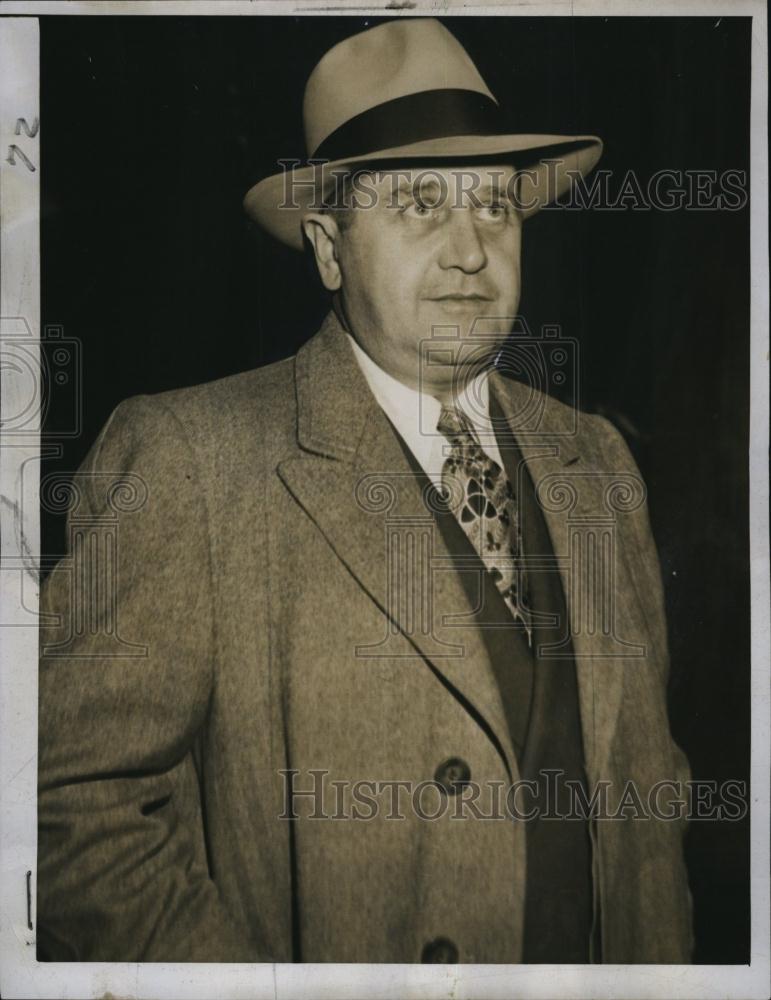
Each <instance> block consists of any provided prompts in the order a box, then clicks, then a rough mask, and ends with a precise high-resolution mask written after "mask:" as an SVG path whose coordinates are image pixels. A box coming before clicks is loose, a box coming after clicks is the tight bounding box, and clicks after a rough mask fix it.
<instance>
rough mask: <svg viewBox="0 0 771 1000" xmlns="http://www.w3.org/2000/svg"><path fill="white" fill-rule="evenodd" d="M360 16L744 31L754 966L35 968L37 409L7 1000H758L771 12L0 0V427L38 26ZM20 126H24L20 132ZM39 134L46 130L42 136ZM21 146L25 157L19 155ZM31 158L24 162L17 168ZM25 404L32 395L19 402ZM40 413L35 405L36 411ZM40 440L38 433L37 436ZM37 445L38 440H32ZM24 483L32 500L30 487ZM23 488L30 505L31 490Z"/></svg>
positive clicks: (16, 662)
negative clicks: (704, 21) (619, 21)
mask: <svg viewBox="0 0 771 1000" xmlns="http://www.w3.org/2000/svg"><path fill="white" fill-rule="evenodd" d="M51 14H54V15H57V16H62V15H66V16H102V17H104V16H113V15H119V16H131V15H148V14H151V15H164V16H170V15H186V16H202V15H212V14H216V15H218V16H249V17H256V16H263V15H276V14H281V15H286V16H297V15H315V16H321V15H324V16H336V15H340V14H356V15H360V16H366V15H367V14H372V15H373V16H379V17H382V16H383V15H384V14H388V15H393V16H394V17H397V16H418V17H421V16H424V17H425V16H437V15H439V16H442V17H455V16H464V15H470V16H477V15H494V16H501V17H504V16H506V17H508V16H528V17H535V16H538V17H543V16H566V15H569V16H607V17H610V16H613V17H618V16H633V15H634V16H657V17H662V16H714V17H715V18H716V19H717V18H720V17H721V16H732V17H736V16H751V17H752V18H753V29H752V50H751V58H752V105H751V179H750V196H751V206H752V215H751V237H750V239H751V287H752V301H751V343H750V352H751V364H750V372H751V375H750V390H751V407H750V412H751V418H750V419H751V424H750V455H749V459H750V544H751V560H750V573H751V588H752V589H751V616H752V617H751V622H752V679H751V696H752V715H751V718H752V766H751V790H752V794H751V828H750V836H751V851H752V858H751V906H752V918H751V927H752V938H751V956H752V961H751V964H750V965H748V966H735V965H729V966H710V965H689V966H685V965H671V966H661V965H596V966H592V965H583V966H554V965H551V966H548V965H545V966H525V965H520V966H516V965H514V966H504V965H454V966H425V965H364V964H362V965H338V964H331V963H330V964H323V965H314V964H307V963H306V964H254V965H233V964H223V965H209V964H174V965H172V964H159V963H91V962H88V963H55V962H38V961H37V960H36V957H35V931H34V927H35V925H36V914H35V896H36V854H37V802H36V800H37V660H38V635H37V599H38V589H37V568H38V567H39V563H40V525H39V509H38V504H39V496H38V487H37V477H36V476H30V475H29V474H25V476H24V477H22V476H21V470H22V467H25V468H29V467H32V468H34V467H35V463H39V459H40V438H39V406H38V410H37V411H36V412H33V413H32V414H31V417H30V420H29V422H26V423H25V426H24V433H23V434H22V433H20V434H18V435H16V434H14V432H13V430H12V431H11V432H10V433H4V434H3V435H2V439H0V445H1V447H0V500H1V504H0V539H1V540H2V553H1V562H0V625H1V626H2V632H1V633H0V637H1V638H2V643H1V644H0V995H2V996H4V997H6V998H19V1000H21V998H27V997H29V998H48V997H61V998H65V1000H66V998H85V997H99V996H105V995H108V994H112V995H114V996H120V997H132V998H137V1000H140V998H148V1000H150V998H152V1000H162V998H167V997H168V998H174V1000H180V998H199V997H200V998H208V997H211V996H219V997H226V998H234V1000H235V998H247V997H248V998H262V997H265V998H271V1000H285V998H289V997H291V998H297V1000H300V998H305V997H308V998H311V997H312V998H314V1000H318V998H327V997H328V998H330V1000H331V998H335V1000H346V998H351V1000H353V998H360V997H362V996H372V997H379V998H383V1000H386V998H398V1000H402V998H404V997H410V998H415V1000H418V998H437V1000H438V998H445V997H447V998H449V997H453V998H456V1000H462V998H466V997H474V998H478V1000H479V998H501V1000H504V998H510V997H511V996H512V995H516V996H517V997H522V998H530V997H532V998H541V997H544V998H546V997H548V998H552V997H575V998H585V997H612V998H630V1000H632V998H648V997H651V998H652V997H667V998H679V997H698V998H712V997H714V998H715V1000H718V998H737V1000H739V998H741V1000H753V998H756V997H757V998H766V997H767V996H768V995H769V992H771V985H770V983H771V977H770V975H769V936H770V928H769V925H770V921H769V867H770V865H769V814H770V812H771V809H770V808H769V771H770V770H771V755H770V752H769V751H770V745H769V744H770V741H769V735H770V733H771V718H770V713H769V683H768V664H769V659H770V656H769V651H770V648H771V643H770V637H769V600H770V598H769V518H768V503H769V488H768V465H767V462H768V453H769V433H768V427H769V380H768V375H769V365H768V358H769V355H768V349H769V337H768V328H769V297H768V291H769V283H768V215H767V213H768V189H767V185H768V144H767V79H768V77H767V15H766V8H765V4H763V3H762V2H761V0H719V2H718V0H674V2H669V0H534V2H532V3H527V4H521V3H514V2H509V0H503V2H499V3H484V2H479V3H474V2H471V3H469V2H468V0H467V2H466V3H464V2H463V0H443V2H442V3H441V4H437V3H436V2H435V0H414V2H413V0H408V2H405V3H404V5H403V6H401V5H400V0H390V3H389V4H388V5H386V4H385V3H383V4H381V5H368V4H363V3H357V2H355V0H335V4H334V7H330V5H329V4H327V3H325V2H324V0H300V2H297V0H272V2H271V0H264V2H263V0H257V2H250V0H244V2H239V0H225V2H209V0H206V2H182V0H168V2H155V0H154V2H134V0H126V2H108V3H100V4H94V3H81V2H70V3H67V4H63V3H61V2H39V3H33V2H10V0H9V2H0V15H3V16H2V17H0V149H1V150H2V153H0V216H1V218H2V225H1V228H0V320H1V322H0V352H2V357H3V359H4V358H5V349H6V346H7V344H8V343H9V342H10V341H12V342H13V344H14V345H17V344H18V342H19V338H26V340H25V341H24V345H25V346H26V345H28V349H27V350H26V354H25V357H26V358H28V359H29V367H28V368H27V369H23V368H22V367H19V366H18V365H16V366H14V365H10V366H6V364H5V363H3V364H2V366H1V368H2V384H1V385H2V395H1V396H0V418H2V424H0V426H2V427H6V425H7V419H8V417H9V415H10V416H15V415H16V414H17V412H18V409H19V406H20V405H22V404H23V403H24V401H25V399H27V405H29V406H30V407H32V406H33V403H34V398H33V396H32V395H30V381H29V380H30V373H31V372H32V373H33V374H34V368H35V365H36V364H39V361H38V360H37V358H38V345H39V337H40V241H39V220H40V212H39V198H40V176H41V167H42V168H43V169H44V165H41V163H40V152H39V151H40V127H41V126H40V121H39V30H38V24H39V22H38V20H37V19H38V17H40V16H45V15H51ZM20 120H23V122H24V123H25V124H24V125H20V124H19V122H20ZM42 127H44V125H43V126H42ZM12 147H13V148H14V149H15V152H13V153H11V149H12ZM25 161H26V162H25ZM25 394H26V395H25ZM33 409H34V407H33ZM30 431H31V433H30ZM35 432H37V436H36V434H35ZM23 483H25V484H27V485H24V486H23V485H22V484H23ZM22 490H24V491H25V492H24V495H22V493H21V491H22Z"/></svg>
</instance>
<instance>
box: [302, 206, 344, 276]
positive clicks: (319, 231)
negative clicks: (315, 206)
mask: <svg viewBox="0 0 771 1000" xmlns="http://www.w3.org/2000/svg"><path fill="white" fill-rule="evenodd" d="M303 231H304V232H305V235H306V236H307V237H308V240H309V242H310V244H311V246H312V247H313V252H314V254H315V255H316V267H318V269H319V275H320V277H321V280H322V281H323V283H324V287H325V288H326V289H327V291H329V292H336V291H337V290H338V288H340V285H341V284H342V276H341V274H340V265H339V263H338V260H337V241H338V240H339V239H340V230H339V229H338V227H337V222H335V220H334V219H333V218H332V216H331V215H328V214H326V213H323V212H310V213H309V214H308V215H306V216H305V218H304V219H303Z"/></svg>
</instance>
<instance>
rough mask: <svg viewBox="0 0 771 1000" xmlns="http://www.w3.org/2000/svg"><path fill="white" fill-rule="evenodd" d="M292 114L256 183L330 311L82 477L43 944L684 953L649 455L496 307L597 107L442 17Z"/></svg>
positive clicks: (425, 957)
mask: <svg viewBox="0 0 771 1000" xmlns="http://www.w3.org/2000/svg"><path fill="white" fill-rule="evenodd" d="M304 115H305V125H306V138H307V143H308V150H309V153H310V154H311V156H312V157H313V158H314V159H316V160H324V161H328V165H327V168H326V169H324V170H320V169H319V168H318V166H317V165H313V164H311V165H309V166H308V167H305V168H300V169H297V170H295V171H294V172H292V173H290V174H286V173H282V174H278V175H276V176H274V177H271V178H267V179H265V180H263V181H261V182H260V183H259V184H257V185H256V186H255V187H254V188H253V189H252V190H251V191H250V192H249V194H248V195H247V198H246V207H247V209H248V211H249V212H250V213H251V215H252V216H253V217H254V218H255V219H257V220H258V221H259V222H260V223H261V224H262V225H263V226H264V227H265V228H266V229H267V230H268V231H269V232H271V233H272V234H273V235H275V236H276V237H277V238H279V239H281V240H283V241H284V242H286V243H288V244H290V245H293V246H295V247H297V248H298V249H300V248H302V246H303V238H305V239H306V240H307V243H308V244H309V245H310V247H311V249H312V252H313V253H314V255H315V260H316V263H317V266H318V271H319V274H320V277H321V280H322V282H323V284H324V286H325V287H326V289H327V290H328V291H329V292H330V293H332V296H333V306H334V308H333V309H332V310H331V311H330V314H329V316H328V317H327V319H326V321H325V322H324V325H323V326H322V328H321V330H320V331H319V332H318V334H317V335H316V336H315V337H313V338H312V339H311V340H310V341H309V342H308V343H307V344H306V345H305V346H304V347H303V348H302V350H301V351H300V352H299V353H298V355H297V357H296V358H293V359H290V360H288V361H285V362H282V363H280V364H277V365H273V366H270V367H268V368H266V369H263V370H260V371H254V372H246V373H244V374H242V375H238V376H235V377H233V378H229V379H225V380H223V381H220V382H217V383H213V384H210V385H205V386H199V387H195V388H192V389H187V390H183V391H177V392H172V393H165V394H163V395H161V396H157V397H137V398H135V399H132V400H128V401H126V402H125V403H123V404H121V406H119V407H118V408H117V410H116V411H115V412H114V413H113V415H112V417H111V419H110V421H109V422H108V424H107V426H106V427H105V428H104V429H103V431H102V433H101V434H100V436H99V439H98V440H97V442H96V444H95V445H94V447H93V449H92V451H91V453H90V455H89V456H88V458H87V459H86V461H85V463H84V466H83V467H82V469H81V470H80V472H79V473H78V475H77V476H76V477H75V481H74V484H73V502H72V506H71V511H70V526H71V527H70V530H71V554H70V557H69V558H68V560H65V561H64V562H63V563H62V564H61V566H60V567H59V568H58V570H57V571H56V572H55V573H54V574H52V577H51V579H50V580H49V582H48V583H47V585H46V588H45V592H44V594H43V597H42V610H43V614H44V625H45V629H44V634H43V645H44V648H43V653H44V655H43V659H42V665H41V678H40V692H41V693H40V781H39V787H40V863H39V875H38V880H39V924H40V927H39V932H40V941H41V948H42V951H43V953H44V954H45V955H46V956H47V957H50V958H54V959H59V960H62V959H73V960H97V961H136V960H143V961H215V962H216V961H220V962H227V961H239V962H248V961H279V962H285V961H309V962H317V961H338V962H418V961H425V962H457V961H460V962H480V963H484V962H494V963H514V962H522V961H524V962H590V961H606V962H614V963H615V962H683V961H687V960H688V959H689V954H690V948H691V930H690V909H689V906H690V904H689V896H688V887H687V881H686V876H685V871H684V866H683V859H682V850H681V837H682V822H681V821H680V820H679V819H678V818H677V814H676V812H669V811H667V810H665V809H660V810H659V809H655V810H654V811H653V814H649V815H646V816H643V815H640V808H641V807H642V806H643V804H644V802H650V801H654V802H658V798H657V794H656V795H652V794H651V792H652V790H653V791H656V790H657V789H658V790H661V784H662V782H663V783H664V784H665V785H666V787H665V789H664V790H665V791H668V792H669V798H670V799H672V798H674V799H676V798H677V794H676V792H677V788H678V787H679V786H678V782H679V781H681V780H682V779H684V778H685V777H686V776H687V773H688V772H687V765H686V763H685V761H684V759H683V757H682V754H681V753H680V751H679V750H678V748H677V747H676V746H675V745H674V743H673V742H672V740H671V737H670V734H669V729H668V724H667V715H666V705H665V683H666V676H667V669H668V664H667V652H666V638H665V623H664V618H663V602H662V592H661V584H660V579H659V574H658V567H657V560H656V553H655V548H654V545H653V541H652V538H651V534H650V529H649V525H648V520H647V515H646V512H645V505H644V489H643V487H642V484H641V483H640V480H639V476H638V474H637V472H636V469H635V466H634V463H633V461H632V459H631V457H630V455H629V453H628V451H627V449H626V447H625V446H624V444H623V442H622V440H621V438H620V436H619V434H618V433H617V432H616V431H615V430H614V429H613V428H612V427H611V426H610V425H609V424H608V423H607V422H606V421H604V420H602V419H601V418H597V417H590V416H587V415H585V414H576V413H575V412H574V410H573V409H571V408H568V407H565V406H563V405H562V404H560V403H558V402H556V401H555V400H553V399H551V398H550V397H548V396H547V395H544V394H543V393H542V392H541V391H539V390H538V388H537V387H534V385H533V384H527V378H525V381H524V382H523V381H521V380H520V381H515V380H512V379H510V378H507V377H506V374H505V373H506V371H507V369H508V371H509V372H511V371H512V370H514V369H517V368H519V369H520V375H522V374H524V376H527V375H528V373H529V374H530V375H531V376H532V375H533V373H535V374H536V375H537V373H538V370H539V369H538V364H536V365H535V367H534V368H533V367H532V366H530V362H531V361H532V360H533V357H535V360H536V362H538V361H539V358H541V355H539V354H538V352H537V351H536V354H535V356H534V355H533V354H532V352H531V351H530V348H529V347H528V345H527V344H523V343H522V342H521V341H517V342H516V343H514V345H513V346H512V343H511V341H509V340H507V338H508V334H509V332H510V329H511V326H512V323H513V318H514V317H515V316H516V312H517V307H518V302H519V292H520V288H519V273H520V268H519V264H520V243H521V238H522V229H523V220H525V219H526V218H527V217H528V216H529V215H531V214H532V213H533V212H534V211H536V210H537V208H538V207H539V206H540V205H542V204H543V203H544V202H545V201H546V200H548V198H551V197H555V196H556V195H558V194H559V193H560V192H561V191H563V190H565V188H566V186H567V184H568V183H569V178H570V175H569V171H570V170H573V171H578V172H579V173H581V172H586V171H588V170H590V169H591V168H592V166H593V165H594V164H595V163H596V161H597V159H598V157H599V154H600V149H601V144H600V142H599V140H597V139H595V138H593V137H590V136H583V137H565V136H546V135H538V136H533V135H517V134H510V133H507V132H506V130H505V128H503V127H502V125H501V122H500V121H499V119H498V109H497V104H496V102H495V101H494V99H493V98H492V95H491V94H490V92H489V90H488V89H487V87H486V85H485V84H484V82H483V81H482V79H481V77H480V76H479V74H478V72H477V70H476V68H475V67H474V65H473V64H472V63H471V61H470V59H469V57H468V55H467V54H466V53H465V51H464V50H463V49H462V48H461V46H460V45H459V44H458V42H457V41H456V40H455V39H454V38H453V36H452V35H451V34H450V33H449V32H448V31H447V30H446V29H444V28H443V27H442V26H441V25H440V24H439V23H438V22H436V21H433V20H414V19H404V20H399V21H395V22H390V23H387V24H384V25H381V26H379V27H377V28H373V29H371V30H370V31H367V32H364V33H362V34H359V35H357V36H355V37H353V38H350V39H347V40H345V41H343V42H342V43H340V44H339V45H337V46H336V47H335V48H334V49H332V50H331V51H330V52H329V53H327V55H326V56H325V57H324V58H323V59H322V60H321V62H320V63H319V64H318V66H317V67H316V69H315V70H314V72H313V74H312V75H311V77H310V79H309V81H308V84H307V88H306V95H305V106H304ZM547 161H548V162H547ZM331 187H335V188H336V195H335V197H332V196H331V193H330V192H331ZM338 196H339V197H338ZM514 339H515V340H516V338H514ZM530 346H531V347H532V345H530ZM541 360H542V359H541ZM529 366H530V367H529ZM531 383H532V378H531ZM105 525H106V526H107V529H109V530H107V529H106V528H105ZM105 532H106V534H105ZM630 789H631V791H630ZM597 795H603V796H607V800H608V804H606V808H605V810H604V811H605V812H606V813H607V812H609V813H611V814H612V818H608V816H602V815H598V814H597V811H596V809H595V806H596V802H597V800H596V796H597ZM666 799H667V796H666V795H665V796H664V799H663V800H662V801H664V800H666ZM671 804H672V803H671V802H670V803H669V805H671ZM648 812H649V813H650V810H648Z"/></svg>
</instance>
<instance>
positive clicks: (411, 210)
mask: <svg viewBox="0 0 771 1000" xmlns="http://www.w3.org/2000/svg"><path fill="white" fill-rule="evenodd" d="M402 214H404V215H408V216H412V217H415V218H418V219H430V218H433V217H434V216H436V215H438V214H439V209H438V208H437V207H436V206H434V205H430V204H429V205H426V204H424V203H423V202H422V201H411V202H409V204H407V205H403V206H402Z"/></svg>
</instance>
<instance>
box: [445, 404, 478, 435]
mask: <svg viewBox="0 0 771 1000" xmlns="http://www.w3.org/2000/svg"><path fill="white" fill-rule="evenodd" d="M436 429H437V430H438V431H439V433H440V434H443V435H444V436H445V437H446V438H457V437H470V438H471V440H472V441H474V442H476V435H475V434H474V428H473V425H472V423H471V421H470V420H469V418H468V417H467V416H466V414H465V413H463V412H461V410H459V409H456V408H455V407H451V406H443V407H442V412H441V413H440V414H439V422H438V423H437V425H436Z"/></svg>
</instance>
